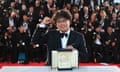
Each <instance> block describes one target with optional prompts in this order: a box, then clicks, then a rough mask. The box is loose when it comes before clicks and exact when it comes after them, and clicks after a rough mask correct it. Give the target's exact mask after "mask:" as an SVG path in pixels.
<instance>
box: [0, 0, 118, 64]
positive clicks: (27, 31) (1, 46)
mask: <svg viewBox="0 0 120 72" xmlns="http://www.w3.org/2000/svg"><path fill="white" fill-rule="evenodd" d="M60 9H67V10H69V11H70V12H71V13H72V15H73V20H72V23H71V29H72V30H75V31H78V32H81V33H83V34H84V36H85V40H86V46H87V50H88V60H85V61H86V62H106V63H120V3H119V2H118V3H115V2H114V0H0V53H1V54H0V62H6V61H11V62H12V63H16V62H19V63H29V62H30V61H35V62H40V61H45V60H46V58H47V47H46V46H38V47H35V48H34V47H33V45H32V37H33V36H34V32H35V30H36V28H37V24H39V23H40V22H41V21H42V20H43V19H44V17H50V18H51V22H50V24H48V25H47V29H48V30H51V29H55V28H56V27H55V26H54V24H52V15H53V14H54V13H55V12H56V11H57V10H60ZM20 59H25V60H24V61H23V60H20Z"/></svg>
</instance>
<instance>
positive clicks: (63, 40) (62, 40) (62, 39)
mask: <svg viewBox="0 0 120 72" xmlns="http://www.w3.org/2000/svg"><path fill="white" fill-rule="evenodd" d="M65 33H67V37H66V36H64V37H63V38H61V45H62V48H66V47H67V42H68V38H69V35H70V30H68V31H67V32H65Z"/></svg>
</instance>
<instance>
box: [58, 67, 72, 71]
mask: <svg viewBox="0 0 120 72" xmlns="http://www.w3.org/2000/svg"><path fill="white" fill-rule="evenodd" d="M57 69H58V70H60V71H62V70H72V69H73V68H57Z"/></svg>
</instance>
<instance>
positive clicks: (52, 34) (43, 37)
mask: <svg viewBox="0 0 120 72" xmlns="http://www.w3.org/2000/svg"><path fill="white" fill-rule="evenodd" d="M32 42H33V43H35V44H38V43H39V45H43V44H47V46H48V51H49V54H50V55H49V61H50V63H51V51H52V50H58V49H60V48H61V49H62V46H61V39H60V33H59V31H58V30H52V31H49V32H48V33H46V34H45V33H44V29H41V28H38V29H37V31H36V33H35V35H34V37H33V41H32ZM67 45H72V46H73V47H74V48H76V49H77V50H78V51H79V56H80V58H86V57H87V50H86V44H85V40H84V37H83V35H82V34H81V33H78V32H75V31H70V35H69V38H68V42H67Z"/></svg>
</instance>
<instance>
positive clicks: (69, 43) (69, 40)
mask: <svg viewBox="0 0 120 72" xmlns="http://www.w3.org/2000/svg"><path fill="white" fill-rule="evenodd" d="M74 38H75V37H74V34H73V31H70V35H69V38H68V41H67V45H72V43H73V41H74Z"/></svg>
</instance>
